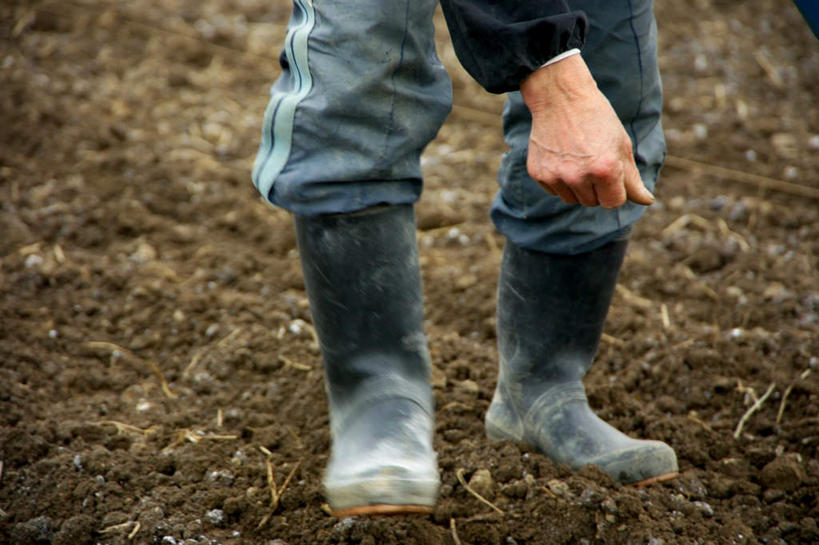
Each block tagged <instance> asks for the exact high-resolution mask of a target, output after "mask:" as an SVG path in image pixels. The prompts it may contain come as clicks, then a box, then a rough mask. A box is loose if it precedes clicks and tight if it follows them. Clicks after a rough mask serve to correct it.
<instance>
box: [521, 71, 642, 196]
mask: <svg viewBox="0 0 819 545" xmlns="http://www.w3.org/2000/svg"><path fill="white" fill-rule="evenodd" d="M520 92H521V95H522V96H523V100H524V102H525V103H526V106H527V107H528V108H529V111H530V112H531V113H532V132H531V134H530V136H529V154H528V160H527V168H528V170H529V175H530V176H531V177H532V178H534V179H535V180H536V181H537V182H538V183H539V184H540V185H541V187H543V189H545V190H546V191H548V192H549V193H551V194H552V195H557V196H559V197H560V198H561V199H562V200H563V202H566V203H569V204H577V203H580V204H582V205H584V206H602V207H604V208H617V207H618V206H622V205H623V204H625V202H626V200H630V201H633V202H635V203H638V204H643V205H650V204H651V203H653V202H654V197H653V196H652V195H651V193H650V192H649V191H648V189H646V187H645V185H643V181H642V180H641V179H640V173H639V171H638V170H637V165H636V164H635V163H634V155H633V153H632V149H631V140H630V139H629V137H628V134H626V131H625V129H624V128H623V124H622V123H621V122H620V119H619V118H618V117H617V114H616V113H615V112H614V109H613V108H612V107H611V104H610V103H609V101H608V99H606V97H605V96H604V95H603V93H601V92H600V90H599V89H598V88H597V84H596V83H595V81H594V78H592V75H591V73H590V72H589V70H588V68H587V67H586V63H585V62H583V59H582V58H581V56H580V55H573V56H571V57H568V58H565V59H563V60H561V61H558V62H556V63H554V64H551V65H549V66H546V67H543V68H541V69H539V70H537V71H536V72H534V73H532V74H531V75H530V76H529V77H528V78H527V79H526V80H524V82H523V83H522V84H521V86H520Z"/></svg>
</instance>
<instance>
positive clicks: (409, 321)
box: [295, 205, 430, 404]
mask: <svg viewBox="0 0 819 545" xmlns="http://www.w3.org/2000/svg"><path fill="white" fill-rule="evenodd" d="M295 226H296V236H297V240H298V245H299V252H300V254H301V263H302V270H303V273H304V281H305V287H306V289H307V294H308V298H309V300H310V310H311V314H312V317H313V323H314V325H315V327H316V332H317V334H318V338H319V342H320V346H321V352H322V356H323V359H324V368H325V377H326V382H327V391H328V394H329V396H330V402H331V404H336V403H340V404H344V403H345V399H346V398H350V397H351V396H355V391H356V388H357V387H358V386H359V385H360V384H362V383H363V382H365V381H369V380H370V379H381V378H384V376H387V377H388V378H389V377H398V378H399V379H401V380H406V381H410V382H417V381H421V382H427V381H428V377H429V368H430V363H429V355H428V348H427V342H426V338H425V336H424V332H423V296H422V289H421V276H420V270H419V265H418V247H417V243H416V235H415V217H414V213H413V209H412V206H411V205H404V206H390V207H378V208H374V209H368V210H365V211H362V212H358V213H354V214H337V215H328V216H315V217H306V216H295Z"/></svg>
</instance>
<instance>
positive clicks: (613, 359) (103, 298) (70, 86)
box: [0, 0, 819, 545]
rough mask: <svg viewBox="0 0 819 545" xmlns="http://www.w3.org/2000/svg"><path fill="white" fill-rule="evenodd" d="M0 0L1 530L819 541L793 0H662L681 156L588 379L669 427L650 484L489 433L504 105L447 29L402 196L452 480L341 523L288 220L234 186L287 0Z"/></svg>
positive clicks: (642, 423)
mask: <svg viewBox="0 0 819 545" xmlns="http://www.w3.org/2000/svg"><path fill="white" fill-rule="evenodd" d="M0 14H2V16H1V17H0V127H1V128H0V138H2V145H1V146H0V195H2V198H0V358H2V359H0V445H1V446H0V464H2V465H0V542H3V543H11V544H15V545H29V544H55V545H58V544H59V545H68V544H71V545H83V544H90V543H101V544H131V543H133V544H151V543H159V544H162V545H173V544H185V545H194V544H216V543H220V544H224V545H229V544H252V545H273V544H275V545H285V544H286V545H294V544H326V543H361V544H370V545H372V544H385V545H390V544H425V545H435V544H443V543H446V544H452V543H461V544H472V545H477V544H508V545H512V544H520V545H522V544H527V543H528V544H552V543H555V544H557V543H579V544H582V543H588V544H615V543H617V544H619V543H624V544H625V543H634V544H654V545H658V544H662V543H665V544H672V543H681V544H694V543H714V544H722V543H749V544H750V543H816V542H819V528H817V519H819V506H817V501H818V498H817V496H818V495H819V459H817V454H819V403H818V401H819V380H818V379H817V377H819V369H817V365H819V273H818V272H817V265H818V264H817V254H818V253H819V208H818V207H817V205H819V197H817V195H819V113H817V107H816V92H817V89H819V47H817V45H819V44H818V43H817V41H816V39H815V38H814V37H813V36H812V35H811V34H810V32H809V30H808V29H807V28H806V27H805V26H804V24H803V23H802V22H801V20H800V18H799V16H798V14H797V12H796V11H795V9H794V8H793V7H792V6H790V5H786V4H785V3H781V2H773V1H771V0H749V1H747V2H742V3H736V2H724V1H721V0H719V1H718V0H697V1H695V2H686V3H672V2H667V1H661V2H659V4H658V6H657V15H658V20H659V27H660V37H661V44H660V46H661V57H660V60H661V68H662V70H663V74H664V81H665V87H666V97H667V100H666V117H665V126H666V131H667V136H668V141H669V153H670V156H669V161H668V165H667V167H666V169H665V171H664V174H663V177H662V180H661V185H660V187H659V189H658V193H657V196H658V202H657V204H656V205H654V206H652V207H651V209H650V210H649V211H648V213H647V214H646V217H645V219H644V220H643V221H642V222H641V223H640V224H639V226H638V228H637V230H636V233H635V235H634V242H633V244H632V245H631V249H630V253H629V256H628V258H627V261H626V264H625V266H624V269H623V272H622V274H621V278H620V283H619V286H618V290H617V293H616V295H615V301H614V304H613V307H612V310H611V312H610V315H609V319H608V321H607V324H606V334H605V336H604V339H603V342H602V344H601V348H600V352H599V355H598V361H597V363H596V364H595V366H594V367H593V368H592V371H591V372H590V374H589V376H588V377H587V380H586V384H587V388H588V391H589V396H590V399H591V402H592V404H593V406H594V407H595V409H596V410H597V411H598V412H599V414H600V415H601V416H603V417H604V418H606V419H607V420H609V421H610V422H612V423H613V424H614V425H616V426H618V427H619V428H620V429H622V430H624V431H626V432H628V433H630V434H632V435H634V436H641V437H649V438H655V439H660V440H663V441H667V442H668V443H670V444H671V445H672V446H673V447H674V448H675V450H676V451H677V453H678V455H679V460H680V465H681V475H680V477H679V478H678V479H676V480H675V481H672V482H669V483H666V484H661V485H655V486H651V487H648V488H644V489H637V488H632V487H624V486H620V485H618V484H616V483H614V482H612V481H611V480H610V479H609V478H608V477H607V476H605V475H603V474H602V473H601V472H600V471H599V470H597V469H596V468H594V467H588V468H584V469H582V470H580V471H579V472H577V473H572V472H571V471H569V470H568V469H567V468H565V467H560V466H557V465H555V464H553V463H551V462H550V461H548V460H546V459H544V458H543V457H541V456H539V455H538V454H537V453H536V452H534V451H532V450H530V449H528V448H526V447H522V446H520V445H517V444H514V443H511V442H506V443H497V444H490V443H489V442H488V441H487V440H486V439H485V437H484V433H483V424H482V418H483V414H484V412H485V410H486V408H487V406H488V404H489V400H490V397H491V393H492V390H493V388H494V381H495V376H496V372H495V367H496V360H497V353H496V349H495V346H494V297H495V295H494V293H495V282H496V278H497V269H498V263H499V248H501V247H502V245H503V241H502V238H501V237H499V236H498V235H497V234H496V233H495V232H494V230H493V228H492V227H491V225H490V223H489V221H488V219H487V217H486V216H487V211H488V207H489V202H490V200H491V198H492V194H493V192H494V190H495V181H494V172H495V169H496V168H497V165H498V162H499V156H500V154H501V153H502V152H503V149H504V145H503V141H502V138H501V136H500V123H499V121H498V119H497V115H496V114H497V113H498V112H499V110H500V107H501V101H502V99H501V98H499V97H495V96H490V95H488V94H486V93H484V92H483V91H481V90H480V89H479V88H478V87H477V86H476V85H475V84H474V83H473V82H471V81H470V80H469V78H468V77H467V76H466V75H465V74H464V73H463V71H462V70H461V69H460V68H459V67H458V66H457V62H456V60H455V58H454V54H453V53H452V49H451V47H450V45H449V43H448V41H447V39H446V32H445V30H444V29H443V28H441V29H440V48H439V49H440V55H441V57H442V59H443V60H444V61H445V63H446V64H447V65H448V67H450V68H451V72H452V75H453V80H454V85H455V92H456V106H455V108H454V111H453V114H452V116H451V117H450V120H449V121H448V123H447V124H446V125H445V126H444V128H443V129H442V130H441V133H440V135H439V137H438V139H436V140H435V141H434V142H433V143H432V144H431V145H430V147H429V148H428V149H427V151H426V153H425V157H424V167H425V176H426V190H425V195H424V197H423V198H422V200H421V202H420V203H419V205H418V207H417V213H418V219H419V241H420V246H421V256H422V268H423V274H424V281H425V293H426V303H427V324H426V325H427V332H428V335H429V340H430V345H431V349H432V358H433V364H434V367H435V372H434V377H433V382H434V389H435V395H436V403H437V408H438V411H437V434H436V448H437V451H438V453H439V462H440V467H441V472H442V479H443V483H444V484H443V487H442V491H441V499H440V502H439V505H438V507H437V508H436V510H435V512H434V514H433V515H430V516H401V517H393V518H345V519H337V518H334V517H332V516H330V515H328V514H327V512H326V507H325V506H324V505H323V499H322V497H321V491H320V480H321V472H322V470H323V467H324V465H325V463H326V460H327V453H328V448H329V432H328V417H327V410H326V401H325V396H324V392H323V384H322V377H321V371H320V369H321V364H320V358H319V356H318V351H317V348H316V344H315V340H314V338H313V334H312V328H311V325H310V315H309V311H308V305H307V300H306V297H305V294H304V286H303V283H302V279H301V274H300V268H299V263H298V255H297V252H296V249H295V242H294V236H293V232H292V227H291V223H290V218H289V216H288V214H287V213H285V212H283V211H281V210H274V209H271V208H270V207H268V206H267V205H265V204H263V203H262V202H261V201H260V199H259V197H258V195H257V194H256V192H255V190H254V189H253V188H252V186H251V184H250V182H249V170H250V166H251V164H252V159H253V155H254V153H255V150H256V146H257V142H258V134H259V126H260V123H261V113H262V112H263V110H264V106H265V104H266V100H267V93H268V87H269V85H270V83H271V82H272V81H273V80H274V79H275V77H276V75H277V70H278V64H277V62H276V58H277V55H278V47H279V44H280V43H281V40H282V37H283V33H284V28H285V24H286V20H287V17H288V14H289V7H288V5H287V3H286V2H284V1H282V0H277V1H274V2H270V1H261V0H243V1H238V0H204V1H201V2H193V1H189V0H166V1H164V2H159V1H158V0H143V1H141V2H128V3H125V2H113V1H105V2H100V1H97V2H94V1H91V0H76V1H72V2H55V1H42V2H39V1H38V2H27V1H22V0H9V1H7V2H5V3H4V4H3V5H2V6H0ZM716 165H719V167H717V166H716ZM461 479H463V480H464V482H468V481H471V482H472V486H471V488H474V489H477V490H479V491H481V492H482V493H483V494H484V495H485V497H486V499H487V500H488V501H489V502H490V503H491V505H490V504H488V503H484V502H482V501H480V500H479V499H477V498H476V497H475V496H474V495H472V494H471V493H470V492H469V491H468V490H467V489H466V487H465V486H463V484H462V483H461V482H460V480H461ZM271 480H272V482H273V483H275V496H276V497H275V501H274V498H273V497H272V496H273V495H272V494H271V487H270V481H271Z"/></svg>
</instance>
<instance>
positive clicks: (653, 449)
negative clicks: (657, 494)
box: [590, 440, 678, 484]
mask: <svg viewBox="0 0 819 545" xmlns="http://www.w3.org/2000/svg"><path fill="white" fill-rule="evenodd" d="M634 442H635V443H637V444H635V445H632V446H630V447H627V448H624V449H621V450H618V451H615V452H610V453H607V454H606V455H604V456H601V457H599V458H597V459H595V460H591V461H590V463H592V464H594V465H597V466H599V467H600V469H602V470H603V471H605V472H606V473H608V474H609V475H610V476H611V477H612V478H613V479H614V480H616V481H618V482H620V483H622V484H634V483H642V482H644V481H652V480H655V479H656V480H658V481H663V480H667V478H671V477H673V476H674V475H675V474H676V473H677V471H678V465H677V455H676V454H675V453H674V449H672V448H671V447H670V446H668V445H667V444H665V443H663V442H662V441H648V440H643V441H637V440H634Z"/></svg>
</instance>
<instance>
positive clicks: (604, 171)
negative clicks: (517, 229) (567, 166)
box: [536, 157, 654, 209]
mask: <svg viewBox="0 0 819 545" xmlns="http://www.w3.org/2000/svg"><path fill="white" fill-rule="evenodd" d="M629 159H631V157H629ZM544 178H547V180H543V179H541V180H536V181H537V182H538V184H539V185H540V186H541V187H542V188H543V190H544V191H546V192H547V193H549V194H550V195H553V196H556V197H560V199H561V200H562V201H563V202H565V203H566V204H581V205H583V206H602V207H603V208H607V209H613V208H618V207H620V206H623V205H624V204H625V203H626V201H627V200H628V201H632V202H634V203H637V204H641V205H645V206H650V205H651V204H653V203H654V196H653V195H652V194H651V192H649V191H648V189H646V187H645V185H644V184H643V181H642V178H641V177H640V172H639V170H637V166H636V165H635V164H634V161H633V159H631V160H630V161H614V162H611V163H608V164H606V165H604V166H603V167H595V168H590V169H589V170H588V171H587V172H586V173H585V174H582V175H579V174H578V173H577V172H572V173H571V174H562V173H559V172H553V173H551V176H549V177H544Z"/></svg>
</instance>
